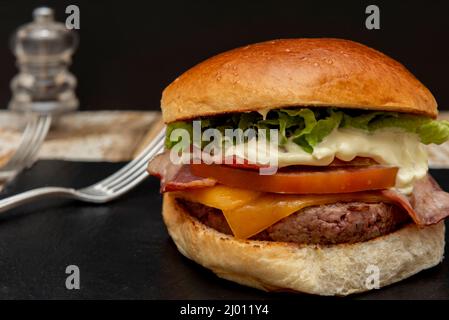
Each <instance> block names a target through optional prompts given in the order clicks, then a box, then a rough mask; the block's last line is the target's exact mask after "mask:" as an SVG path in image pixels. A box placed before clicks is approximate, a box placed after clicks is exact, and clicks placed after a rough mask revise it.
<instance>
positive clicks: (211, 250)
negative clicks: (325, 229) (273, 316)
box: [163, 193, 444, 295]
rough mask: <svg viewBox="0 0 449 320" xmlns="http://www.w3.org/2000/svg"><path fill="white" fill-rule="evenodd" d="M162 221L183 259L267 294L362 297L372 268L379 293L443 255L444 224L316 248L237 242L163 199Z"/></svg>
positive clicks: (168, 198)
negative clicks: (284, 292)
mask: <svg viewBox="0 0 449 320" xmlns="http://www.w3.org/2000/svg"><path fill="white" fill-rule="evenodd" d="M163 218H164V221H165V224H166V225H167V228H168V232H169V233H170V236H171V237H172V239H173V241H174V242H175V244H176V246H177V247H178V249H179V251H180V252H181V253H182V254H183V255H184V256H186V257H188V258H190V259H192V260H194V261H196V262H197V263H199V264H201V265H203V266H204V267H206V268H208V269H211V270H212V271H213V272H215V273H216V274H217V275H218V276H219V277H221V278H225V279H228V280H231V281H234V282H237V283H240V284H243V285H247V286H251V287H254V288H258V289H262V290H267V291H298V292H306V293H312V294H320V295H348V294H352V293H357V292H363V291H367V290H368V289H367V288H366V284H365V283H366V280H367V277H368V276H369V275H370V273H367V267H368V266H370V265H373V266H377V267H378V268H379V271H380V286H381V287H382V286H386V285H388V284H391V283H394V282H397V281H400V280H402V279H405V278H407V277H409V276H411V275H413V274H415V273H417V272H419V271H421V270H423V269H427V268H430V267H432V266H435V265H436V264H438V263H439V262H441V260H442V259H443V253H444V222H440V223H438V224H436V225H433V226H430V227H426V228H418V227H416V226H415V225H413V224H410V225H409V226H407V227H404V228H402V229H400V230H398V231H396V232H394V233H391V234H389V235H386V236H383V237H380V238H376V239H373V240H370V241H366V242H360V243H355V244H340V245H333V246H318V245H296V244H289V243H281V242H268V241H250V240H239V239H235V238H233V237H231V236H227V235H225V234H222V233H219V232H217V231H215V230H214V229H211V228H209V227H207V226H205V225H204V224H202V223H200V222H198V220H196V219H194V218H192V217H191V216H190V215H189V214H188V213H186V212H185V211H184V210H183V209H182V208H181V207H179V206H178V205H177V204H176V201H175V199H174V197H173V196H172V195H171V194H167V193H166V194H164V202H163ZM368 271H369V269H368ZM371 272H372V271H371Z"/></svg>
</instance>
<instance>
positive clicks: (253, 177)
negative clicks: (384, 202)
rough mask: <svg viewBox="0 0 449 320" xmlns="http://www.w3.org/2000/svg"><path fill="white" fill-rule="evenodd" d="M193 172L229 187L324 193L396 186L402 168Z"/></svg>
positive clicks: (195, 168)
mask: <svg viewBox="0 0 449 320" xmlns="http://www.w3.org/2000/svg"><path fill="white" fill-rule="evenodd" d="M190 169H191V171H192V173H193V174H194V175H196V176H199V177H205V178H213V179H215V180H217V181H218V182H219V183H221V184H224V185H226V186H230V187H235V188H243V189H250V190H255V191H263V192H275V193H294V194H322V193H347V192H357V191H366V190H377V189H387V188H390V187H393V186H394V185H395V180H396V174H397V172H398V168H396V167H387V166H367V167H344V168H336V167H333V168H332V167H325V168H318V169H315V168H313V169H304V170H297V169H295V168H292V169H288V168H287V170H281V171H278V172H277V173H276V174H274V175H260V174H259V172H258V171H254V170H244V169H236V168H231V167H228V166H224V165H207V164H192V165H190Z"/></svg>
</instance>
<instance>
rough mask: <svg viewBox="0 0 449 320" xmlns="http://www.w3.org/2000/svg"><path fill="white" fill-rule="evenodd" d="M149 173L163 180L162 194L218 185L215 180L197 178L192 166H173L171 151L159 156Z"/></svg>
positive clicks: (149, 167) (151, 163) (150, 164)
mask: <svg viewBox="0 0 449 320" xmlns="http://www.w3.org/2000/svg"><path fill="white" fill-rule="evenodd" d="M148 172H149V173H150V175H152V176H155V177H158V178H159V179H160V180H161V189H160V190H161V193H163V192H168V191H181V190H189V189H197V188H204V187H212V186H214V185H215V184H216V183H217V181H216V180H214V179H210V178H201V177H197V176H195V175H194V174H193V173H192V172H191V171H190V166H187V165H183V164H173V162H172V161H170V152H169V151H165V152H164V153H161V154H159V155H157V156H156V157H155V158H154V159H153V160H152V161H151V162H150V163H149V165H148Z"/></svg>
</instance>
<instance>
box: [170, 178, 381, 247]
mask: <svg viewBox="0 0 449 320" xmlns="http://www.w3.org/2000/svg"><path fill="white" fill-rule="evenodd" d="M178 197H180V198H183V199H186V200H189V201H193V202H198V203H201V204H204V205H206V206H209V207H213V208H217V209H220V210H222V211H223V214H224V216H225V218H226V221H227V222H228V224H229V227H230V228H231V230H232V232H233V234H234V236H235V237H236V238H240V239H247V238H250V237H252V236H254V235H256V234H258V233H259V232H261V231H263V230H265V229H266V228H268V227H270V226H271V225H273V224H275V223H276V222H278V221H280V220H282V219H284V218H286V217H288V216H289V215H291V214H292V213H294V212H296V211H298V210H301V209H304V208H306V207H310V206H316V205H322V204H329V203H335V202H339V201H356V200H363V201H365V202H378V201H382V200H385V199H383V197H382V196H381V195H380V194H378V193H375V192H363V193H345V194H336V195H335V194H323V195H286V194H274V193H262V192H256V191H250V190H243V189H237V188H231V187H226V186H223V185H218V186H215V187H209V188H202V189H197V190H190V191H186V192H178Z"/></svg>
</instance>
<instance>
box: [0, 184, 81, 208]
mask: <svg viewBox="0 0 449 320" xmlns="http://www.w3.org/2000/svg"><path fill="white" fill-rule="evenodd" d="M74 192H75V190H74V189H67V188H58V187H45V188H37V189H33V190H30V191H25V192H22V193H19V194H16V195H14V196H11V197H8V198H5V199H2V200H0V213H1V212H4V211H6V210H9V209H13V208H16V207H18V206H21V205H24V204H27V203H29V202H32V201H36V200H42V199H46V198H52V197H65V198H70V197H73V196H74Z"/></svg>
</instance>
